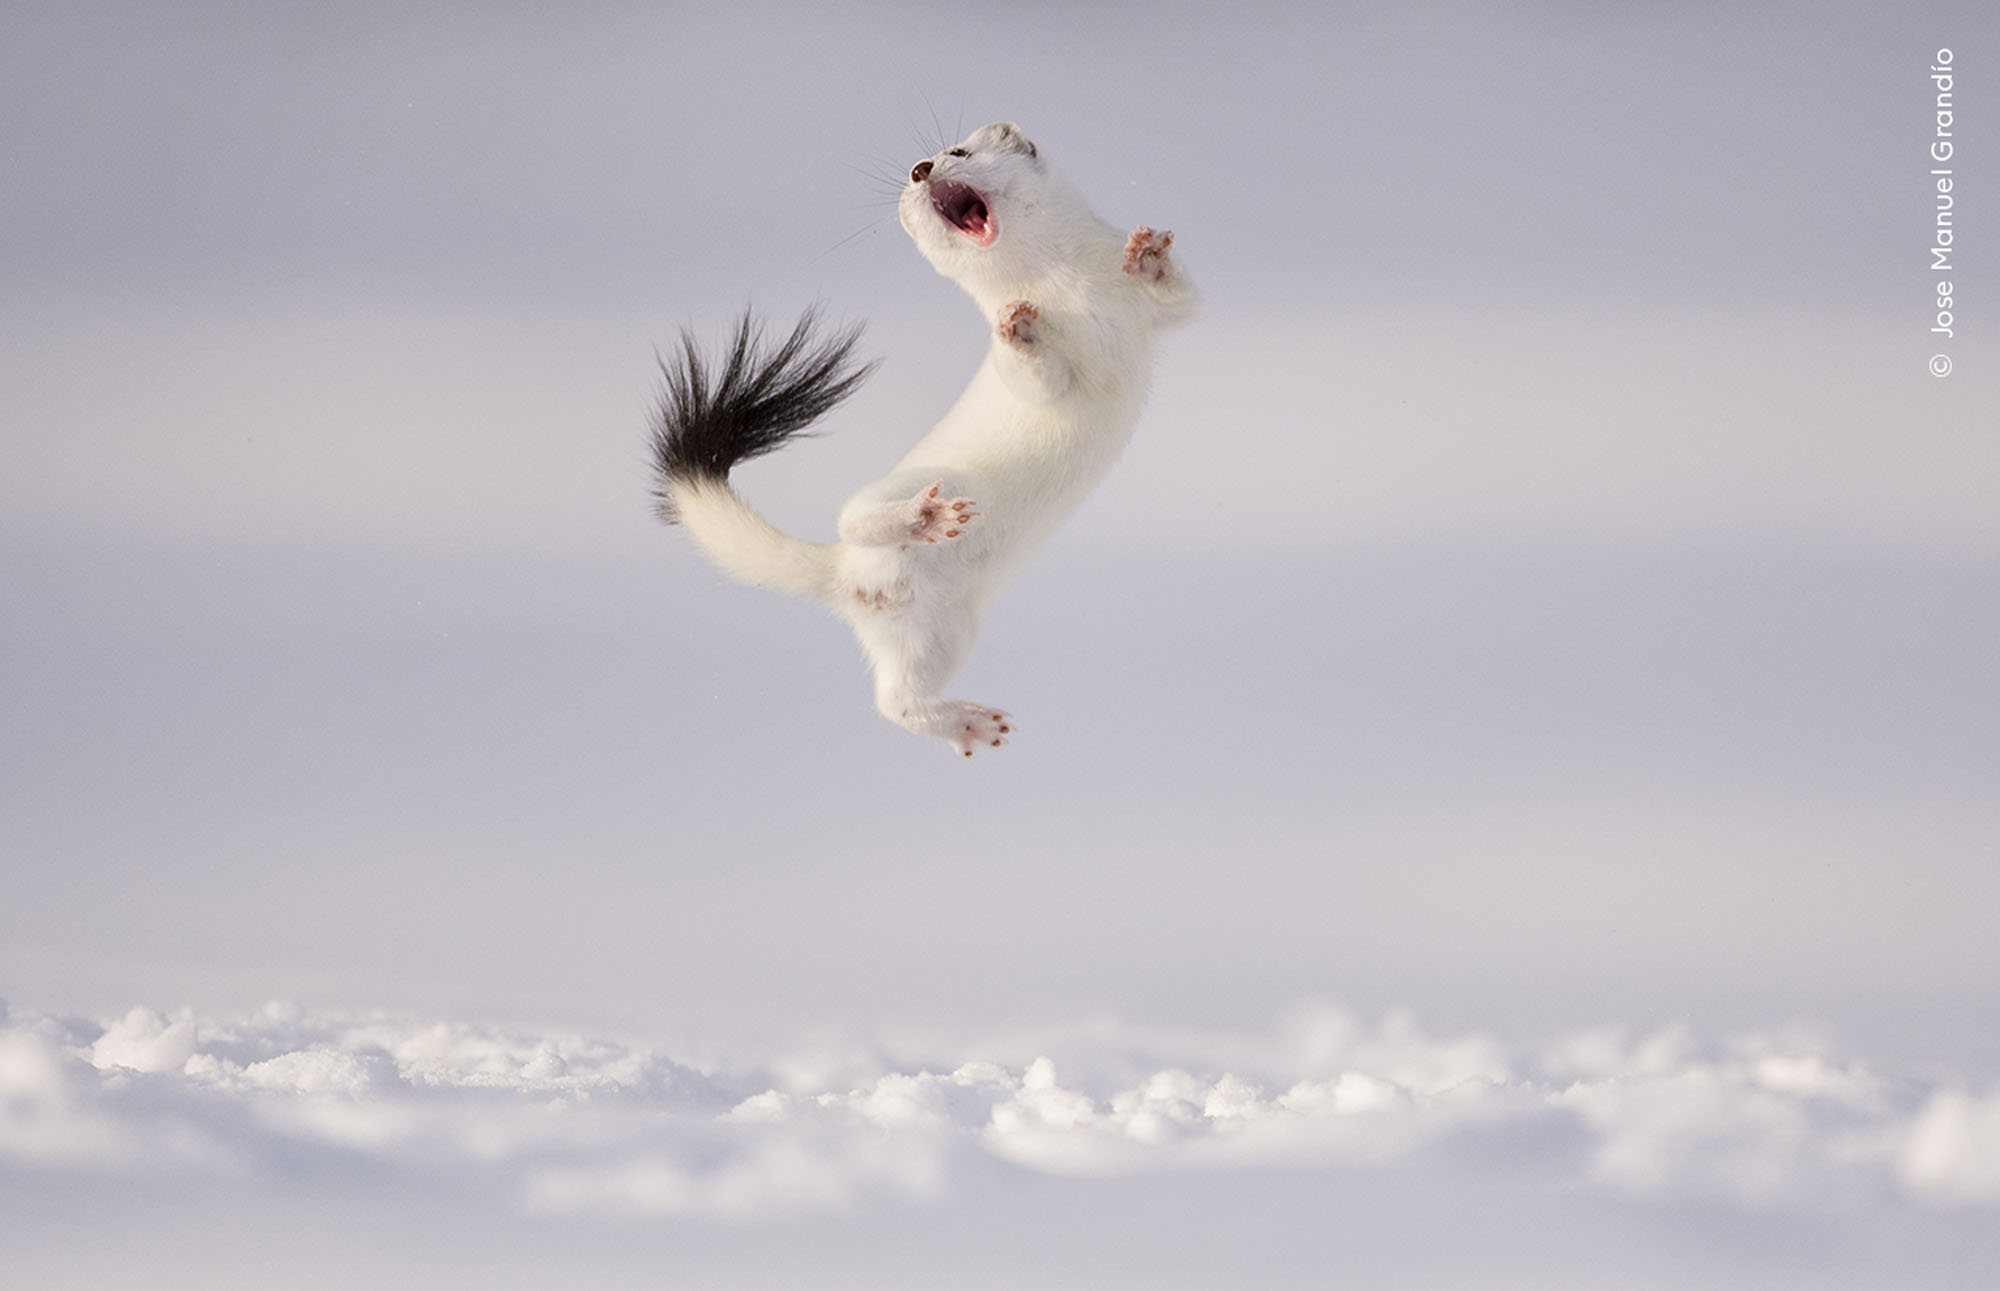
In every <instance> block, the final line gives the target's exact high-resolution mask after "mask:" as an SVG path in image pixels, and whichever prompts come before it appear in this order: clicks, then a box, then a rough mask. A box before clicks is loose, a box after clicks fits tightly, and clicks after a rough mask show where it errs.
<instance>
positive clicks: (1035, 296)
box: [653, 123, 1195, 757]
mask: <svg viewBox="0 0 2000 1291" xmlns="http://www.w3.org/2000/svg"><path fill="white" fill-rule="evenodd" d="M899 214H900V217H901V219H902V223H903V228H904V229H906V230H907V231H908V232H909V235H910V237H911V238H913V239H914V240H915V241H916V244H917V249H918V250H920V251H922V252H923V254H924V258H925V259H927V260H929V261H930V262H931V265H932V266H933V267H934V268H936V269H937V271H938V272H939V273H941V274H943V275H944V276H945V277H947V278H950V279H951V280H952V281H953V282H956V283H957V284H958V285H959V286H961V287H963V288H965V290H966V291H967V292H969V293H971V296H972V298H973V300H975V301H977V302H978V304H979V310H980V313H981V314H983V315H984V316H985V318H986V320H987V322H988V324H989V326H991V327H992V329H993V340H992V344H991V345H990V347H989V348H988V349H987V352H986V357H985V359H984V361H982V362H981V363H980V365H979V370H978V371H977V372H975V373H973V376H972V383H971V384H970V385H969V386H967V387H966V390H965V393H964V394H962V395H960V396H959V398H958V402H956V403H955V404H953V405H952V407H951V410H950V411H949V412H947V413H945V415H944V419H943V420H942V421H940V422H938V424H937V425H936V426H935V427H933V428H932V430H931V432H930V433H929V434H928V435H925V436H924V437H923V438H922V439H920V440H918V441H917V445H916V447H914V448H912V449H911V450H910V451H909V453H908V454H906V455H905V456H904V458H903V460H902V461H901V462H899V463H897V464H896V467H895V469H893V470H891V471H890V472H889V473H888V474H887V475H885V476H883V477H882V478H881V479H879V480H876V481H875V482H874V483H872V484H869V485H867V486H865V487H864V488H862V489H861V490H860V491H859V492H857V493H856V494H855V495H854V496H853V497H851V498H849V499H848V500H847V504H846V505H845V506H843V507H842V508H841V510H840V522H839V534H840V540H839V541H838V542H831V543H814V542H806V541H804V540H802V539H799V538H794V537H792V536H791V535H789V534H785V533H781V532H779V531H778V530H777V529H776V528H774V527H773V526H772V525H771V524H770V522H769V521H767V520H765V519H764V517H763V516H761V515H759V514H758V513H757V512H756V510H755V509H753V508H752V507H751V506H750V504H749V503H747V502H745V501H744V500H743V499H742V498H741V497H740V496H739V495H738V494H737V493H736V491H735V490H734V489H733V488H731V487H730V485H729V470H730V468H731V467H733V466H734V465H735V464H736V463H738V462H740V461H744V460H746V459H748V458H751V457H755V456H757V455H759V454H761V453H767V452H770V451H771V450H772V449H775V448H778V447H781V446H782V445H783V444H784V443H785V441H786V440H787V439H789V438H790V437H791V436H792V435H794V434H796V433H797V432H798V431H800V430H802V429H803V428H804V427H805V426H806V425H808V424H809V423H811V422H812V421H813V420H814V419H816V418H817V417H819V416H820V415H821V414H822V413H824V412H826V411H827V410H828V409H829V408H831V407H833V406H834V405H835V404H837V403H839V402H840V401H841V400H842V399H844V398H846V397H847V396H848V395H849V394H850V393H852V392H853V390H854V388H855V387H856V386H858V385H859V384H860V383H861V381H862V380H863V379H864V378H865V377H866V376H867V375H868V371H869V369H868V368H867V367H857V366H856V365H855V364H854V363H853V359H852V355H853V349H854V345H855V342H856V340H857V339H858V335H859V333H858V329H856V330H850V331H848V332H845V333H843V334H841V335H839V336H837V337H834V338H832V339H820V338H818V337H816V335H815V333H814V327H815V317H814V315H813V314H811V313H808V314H807V315H806V316H805V318H803V319H802V320H800V322H799V324H798V326H797V327H796V328H795V329H794V330H793V331H792V334H791V336H790V337H789V339H787V340H786V341H785V342H784V343H783V344H782V345H780V346H779V347H778V348H777V349H775V350H772V351H765V350H764V349H763V348H762V347H761V346H760V345H759V344H758V343H757V340H756V337H755V331H754V328H753V327H752V324H751V321H750V319H749V318H748V317H747V316H746V317H745V318H744V320H743V322H742V324H741V325H740V326H739V327H738V328H737V330H736V333H735V338H734V342H733V344H732V346H731V347H730V349H729V352H728V353H727V355H726V356H725V357H724V358H723V360H722V361H721V363H720V365H719V370H718V369H716V368H713V367H711V366H710V365H708V364H706V363H704V361H703V359H702V357H701V355H700V353H699V351H698V350H697V349H696V347H695V344H694V342H693V340H692V339H691V338H690V337H689V336H687V335H686V334H685V333H683V335H682V338H681V350H680V353H679V354H678V355H676V356H675V357H674V358H673V359H671V360H669V361H667V362H666V363H665V367H666V392H665V395H664V397H663V399H662V401H661V409H660V414H659V418H658V421H657V423H656V424H655V426H654V435H653V443H654V455H655V459H656V466H657V470H658V494H659V499H660V512H661V515H662V516H663V517H664V518H665V519H666V520H667V521H669V522H670V523H678V524H681V525H684V526H686V528H687V530H688V532H689V533H691V534H692V535H693V536H694V539H695V541H696V542H697V543H699V544H700V546H701V548H702V550H703V551H705V552H706V553H707V554H708V555H709V557H710V558H711V559H713V560H714V561H715V563H716V564H718V565H720V566H721V567H722V568H723V569H724V570H726V571H727V572H729V573H730V574H733V575H735V576H736V577H738V578H740V579H743V580H744V581H746V582H750V583H755V584H757V585H759V586H761V587H769V588H772V589H775V590H777V591H781V592H790V593H793V594H795V595H799V596H809V597H813V598H815V599H817V600H820V601H822V602H824V603H825V604H826V605H828V606H829V607H830V608H832V610H833V611H834V613H836V614H838V615H840V617H841V618H843V619H845V620H847V621H848V622H849V623H850V624H852V625H853V627H854V632H855V635H856V636H857V637H859V638H860V640H861V646H862V649H863V650H865V651H866V652H867V655H868V660H869V663H870V664H871V665H872V666H873V668H874V670H875V706H876V707H877V708H878V709H880V710H881V712H882V715H883V716H884V717H887V718H888V719H889V720H890V721H892V722H895V723H897V724H898V725H901V726H904V727H907V728H908V729H910V730H912V731H916V732H917V733H919V734H921V735H935V736H938V737H939V738H941V739H944V740H948V741H950V742H951V745H952V747H954V748H955V749H957V750H958V751H959V752H960V753H962V754H964V755H965V756H967V757H971V756H972V751H973V749H975V748H977V747H979V746H981V745H989V746H990V745H1000V744H1004V743H1006V742H1007V741H1006V737H1007V735H1008V733H1009V732H1011V731H1012V730H1013V729H1014V721H1013V719H1012V718H1011V717H1009V716H1008V715H1007V714H1006V713H1005V712H1003V711H1001V710H1000V709H997V708H993V707H990V706H988V705H985V704H975V703H971V702H969V701H967V700H963V699H948V698H946V697H945V695H944V686H945V683H947V682H949V681H950V680H951V679H952V677H953V675H954V674H956V673H957V672H958V670H959V668H960V666H961V665H963V664H964V662H965V659H966V656H967V655H968V654H969V653H971V650H972V642H973V639H974V637H975V636H976V635H977V634H978V631H979V612H980V609H981V608H982V607H983V606H984V605H985V604H986V602H987V600H988V598H990V597H991V596H992V595H993V593H994V592H995V591H997V590H999V587H1000V585H1001V584H1002V583H1003V582H1005V581H1006V579H1007V577H1008V576H1009V575H1010V574H1012V573H1013V572H1014V570H1015V569H1016V568H1018V567H1019V566H1020V564H1021V562H1022V561H1024V560H1025V559H1026V558H1027V557H1028V556H1029V555H1030V554H1031V553H1032V552H1033V551H1034V550H1035V549H1036V548H1037V547H1038V546H1040V545H1041V543H1042V542H1043V540H1045V539H1046V538H1047V537H1048V536H1049V535H1050V533H1052V532H1053V531H1054V530H1055V528H1056V526H1057V525H1058V524H1059V523H1061V521H1062V520H1063V518H1064V517H1065V516H1067V515H1068V514H1069V513H1070V512H1071V511H1073V510H1075V509H1076V507H1077V505H1078V504H1079V503H1080V502H1082V501H1083V497H1084V495H1085V494H1086V493H1088V492H1089V491H1090V490H1091V489H1092V488H1093V487H1094V486H1095V485H1096V484H1097V482H1098V481H1099V480H1101V479H1102V478H1104V475H1105V473H1106V471H1108V470H1109V469H1110V467H1111V463H1112V460H1113V459H1114V458H1116V457H1117V455H1118V453H1119V451H1120V450H1121V449H1123V448H1124V447H1125V443H1126V441H1127V440H1128V439H1130V438H1131V436H1132V430H1133V427H1134V425H1135V424H1136V423H1137V421H1138V417H1139V409H1140V406H1141V405H1142V404H1143V403H1144V401H1145V398H1146V387H1147V382H1148V378H1149V375H1150V370H1151V367H1152V359H1153V337H1154V334H1155V333H1156V332H1158V331H1159V330H1160V329H1162V328H1166V327H1172V326H1174V325H1176V324H1179V323H1182V322H1185V321H1187V319H1188V318H1190V317H1191V316H1192V315H1193V313H1194V307H1195V292H1194V289H1193V288H1192V287H1191V286H1190V285H1189V284H1188V282H1187V279H1186V278H1185V276H1184V275H1182V273H1181V271H1180V269H1179V267H1178V266H1177V265H1176V264H1175V263H1174V261H1173V260H1172V258H1171V257H1170V256H1169V254H1168V248H1169V247H1171V246H1172V244H1173V234H1171V233H1168V232H1164V231H1160V232H1156V231H1154V230H1152V229H1149V228H1145V227H1143V226H1142V227H1140V228H1137V229H1135V230H1133V231H1132V232H1131V233H1130V234H1126V233H1122V232H1120V231H1119V230H1118V229H1116V228H1115V227H1113V226H1112V225H1110V224H1107V223H1106V222H1105V221H1103V220H1101V219H1099V218H1098V217H1097V216H1096V215H1095V214H1094V213H1093V212H1092V211H1091V209H1090V207H1089V206H1088V205H1087V204H1085V202H1084V200H1083V197H1082V196H1081V195H1080V194H1079V193H1078V192H1077V190H1076V189H1075V188H1074V187H1072V186H1071V185H1070V184H1069V183H1068V181H1066V180H1064V179H1063V178H1062V177H1061V176H1060V175H1058V174H1056V172H1055V171H1054V170H1053V169H1051V168H1050V167H1049V165H1048V163H1047V162H1046V161H1045V160H1044V159H1043V158H1042V156H1041V154H1040V153H1039V152H1037V151H1036V149H1035V145H1034V144H1032V143H1030V142H1028V140H1027V138H1026V137H1025V136H1024V135H1022V133H1021V132H1020V130H1018V129H1016V128H1015V127H1014V126H1013V125H1011V124H1004V123H1003V124H997V125H989V126H983V127H981V128H980V129H978V130H975V131H973V133H972V135H971V136H970V137H969V138H967V139H966V140H965V142H964V143H962V144H959V145H958V146H957V147H955V148H947V149H945V150H944V151H942V152H940V153H937V154H936V155H934V156H931V157H929V158H926V159H925V160H923V161H920V162H918V163H917V164H916V165H915V166H914V167H913V168H912V169H911V171H910V179H909V183H908V184H907V185H906V186H905V187H904V189H903V194H902V198H901V201H900V204H899Z"/></svg>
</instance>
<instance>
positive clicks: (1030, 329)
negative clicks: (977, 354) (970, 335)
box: [993, 300, 1042, 350]
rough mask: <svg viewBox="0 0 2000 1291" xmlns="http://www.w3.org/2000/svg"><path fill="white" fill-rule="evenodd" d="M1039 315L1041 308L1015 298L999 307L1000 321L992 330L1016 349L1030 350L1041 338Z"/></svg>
mask: <svg viewBox="0 0 2000 1291" xmlns="http://www.w3.org/2000/svg"><path fill="white" fill-rule="evenodd" d="M1041 317H1042V311H1041V310H1039V309H1036V308H1035V307H1034V306H1033V305H1032V304H1030V303H1028V302H1027V301H1025V300H1017V301H1015V302H1013V303H1012V304H1010V305H1002V306H1001V307H1000V321H999V322H998V323H997V324H996V325H995V326H994V328H993V332H994V334H995V335H996V336H998V337H999V338H1000V339H1001V340H1003V341H1005V342H1006V343H1007V344H1009V345H1012V346H1014V347H1015V348H1016V349H1020V350H1032V349H1034V348H1035V344H1036V342H1038V341H1040V340H1041V327H1040V323H1041Z"/></svg>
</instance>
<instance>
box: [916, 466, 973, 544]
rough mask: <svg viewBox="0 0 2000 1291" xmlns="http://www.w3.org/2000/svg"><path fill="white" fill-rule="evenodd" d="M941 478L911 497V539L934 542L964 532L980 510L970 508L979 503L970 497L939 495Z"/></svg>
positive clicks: (942, 485)
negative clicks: (913, 516) (914, 514)
mask: <svg viewBox="0 0 2000 1291" xmlns="http://www.w3.org/2000/svg"><path fill="white" fill-rule="evenodd" d="M943 488H944V481H943V480H939V481H938V482H937V483H936V484H933V485H931V486H930V487H929V488H928V489H925V490H924V491H922V492H921V493H919V494H917V496H916V497H914V498H912V499H910V502H911V505H912V506H914V507H915V508H916V516H915V518H914V519H912V520H911V521H910V541H912V542H936V541H937V540H938V539H940V538H945V539H951V538H956V537H958V536H959V535H960V534H963V533H964V532H965V530H966V528H967V526H969V525H970V524H971V523H972V518H973V517H974V516H976V515H978V514H979V513H978V512H977V511H975V510H973V508H974V507H975V506H977V505H979V504H978V503H976V502H974V501H973V500H972V499H971V498H945V497H939V496H938V492H939V490H941V489H943Z"/></svg>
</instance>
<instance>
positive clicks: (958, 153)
mask: <svg viewBox="0 0 2000 1291" xmlns="http://www.w3.org/2000/svg"><path fill="white" fill-rule="evenodd" d="M944 155H945V156H947V157H970V156H971V155H972V154H971V153H969V152H967V151H966V150H965V149H963V148H947V149H945V150H944Z"/></svg>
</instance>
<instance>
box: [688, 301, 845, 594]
mask: <svg viewBox="0 0 2000 1291" xmlns="http://www.w3.org/2000/svg"><path fill="white" fill-rule="evenodd" d="M818 326H819V314H818V311H817V310H810V309H809V310H807V311H806V313H805V315H804V317H802V318H800V319H799V322H798V326H796V327H794V328H793V329H792V334H791V335H790V336H789V337H787V338H786V339H785V342H784V343H783V344H782V345H780V346H778V348H777V349H776V350H775V351H769V352H767V351H766V349H765V347H764V345H763V343H762V337H761V335H760V333H759V331H758V328H757V326H756V324H755V323H754V321H753V320H752V318H751V316H750V315H749V314H748V313H747V312H746V313H745V314H744V315H743V318H742V320H741V321H740V322H738V323H737V325H736V332H735V335H734V336H733V338H732V339H731V341H730V344H729V348H728V352H727V353H726V354H725V355H724V357H723V359H722V362H721V365H720V371H719V372H712V371H711V368H710V366H709V364H708V363H707V362H706V361H704V360H703V358H702V356H701V352H700V350H698V349H697V348H696V347H695V342H694V338H693V337H692V336H690V335H689V334H688V333H687V332H686V331H683V332H682V333H681V348H680V353H679V354H678V355H676V356H674V357H672V358H662V359H661V360H660V367H661V369H662V370H663V371H664V372H665V374H666V389H665V391H664V392H663V393H662V395H661V398H660V410H659V413H658V415H657V416H656V417H655V418H654V420H653V465H654V470H655V472H656V477H657V479H656V484H655V486H654V491H653V492H654V496H655V497H656V498H657V499H658V500H659V513H660V518H661V519H662V520H664V521H666V522H667V523H668V524H679V525H683V526H685V527H686V528H687V531H688V532H689V533H690V534H692V535H693V536H694V540H695V542H696V543H697V544H698V545H699V546H700V547H701V549H702V551H704V552H705V553H707V555H708V558H709V559H710V560H713V561H714V562H715V563H716V564H717V565H720V566H721V567H722V569H723V570H724V571H725V572H727V573H729V574H732V575H734V576H735V577H737V578H740V579H742V580H743V581H744V582H746V583H754V584H756V585H757V586H759V587H768V588H770V589H772V590H773V591H779V592H790V593H792V594H793V595H795V596H809V597H815V598H817V597H821V596H823V595H824V594H825V593H826V591H827V590H828V588H829V586H830V584H831V582H832V579H833V567H834V544H831V543H815V542H806V541H805V540H803V539H800V538H794V537H792V536H791V535H790V534H788V533H784V532H782V531H780V530H779V529H778V528H777V527H776V526H774V525H773V524H772V523H771V522H770V521H768V520H766V519H765V518H764V517H763V516H761V515H759V514H758V513H757V511H756V509H755V508H753V507H752V506H751V505H750V504H749V503H748V502H745V501H744V500H743V498H742V497H741V496H740V495H738V493H737V492H736V490H735V489H733V488H731V487H730V486H729V472H730V470H731V468H733V467H734V466H735V465H736V464H737V463H738V462H744V461H748V460H749V459H751V458H753V457H760V456H762V455H763V454H765V453H769V452H772V451H774V450H776V449H779V448H782V447H784V446H785V444H786V443H787V442H788V441H789V440H790V439H791V438H792V437H793V436H794V435H797V434H799V433H801V432H802V431H804V430H805V428H806V427H807V426H809V425H811V424H812V423H813V422H814V421H817V420H818V419H819V418H820V417H821V416H823V415H825V414H826V413H827V412H828V411H829V410H831V409H832V408H833V406H834V405H835V404H838V403H839V402H840V401H841V400H843V399H845V398H846V397H847V396H848V395H850V394H853V393H854V391H855V389H856V388H857V387H858V386H860V384H861V383H862V382H863V381H864V380H866V379H867V377H868V374H869V373H870V372H872V371H873V370H874V367H875V365H874V364H873V363H867V364H860V365H856V364H855V363H854V361H853V355H854V346H855V343H856V342H857V341H859V340H860V339H861V329H860V328H859V327H852V328H849V329H847V330H846V331H843V332H841V333H840V334H839V335H837V336H833V337H831V338H827V337H822V336H819V335H817V331H818Z"/></svg>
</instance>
